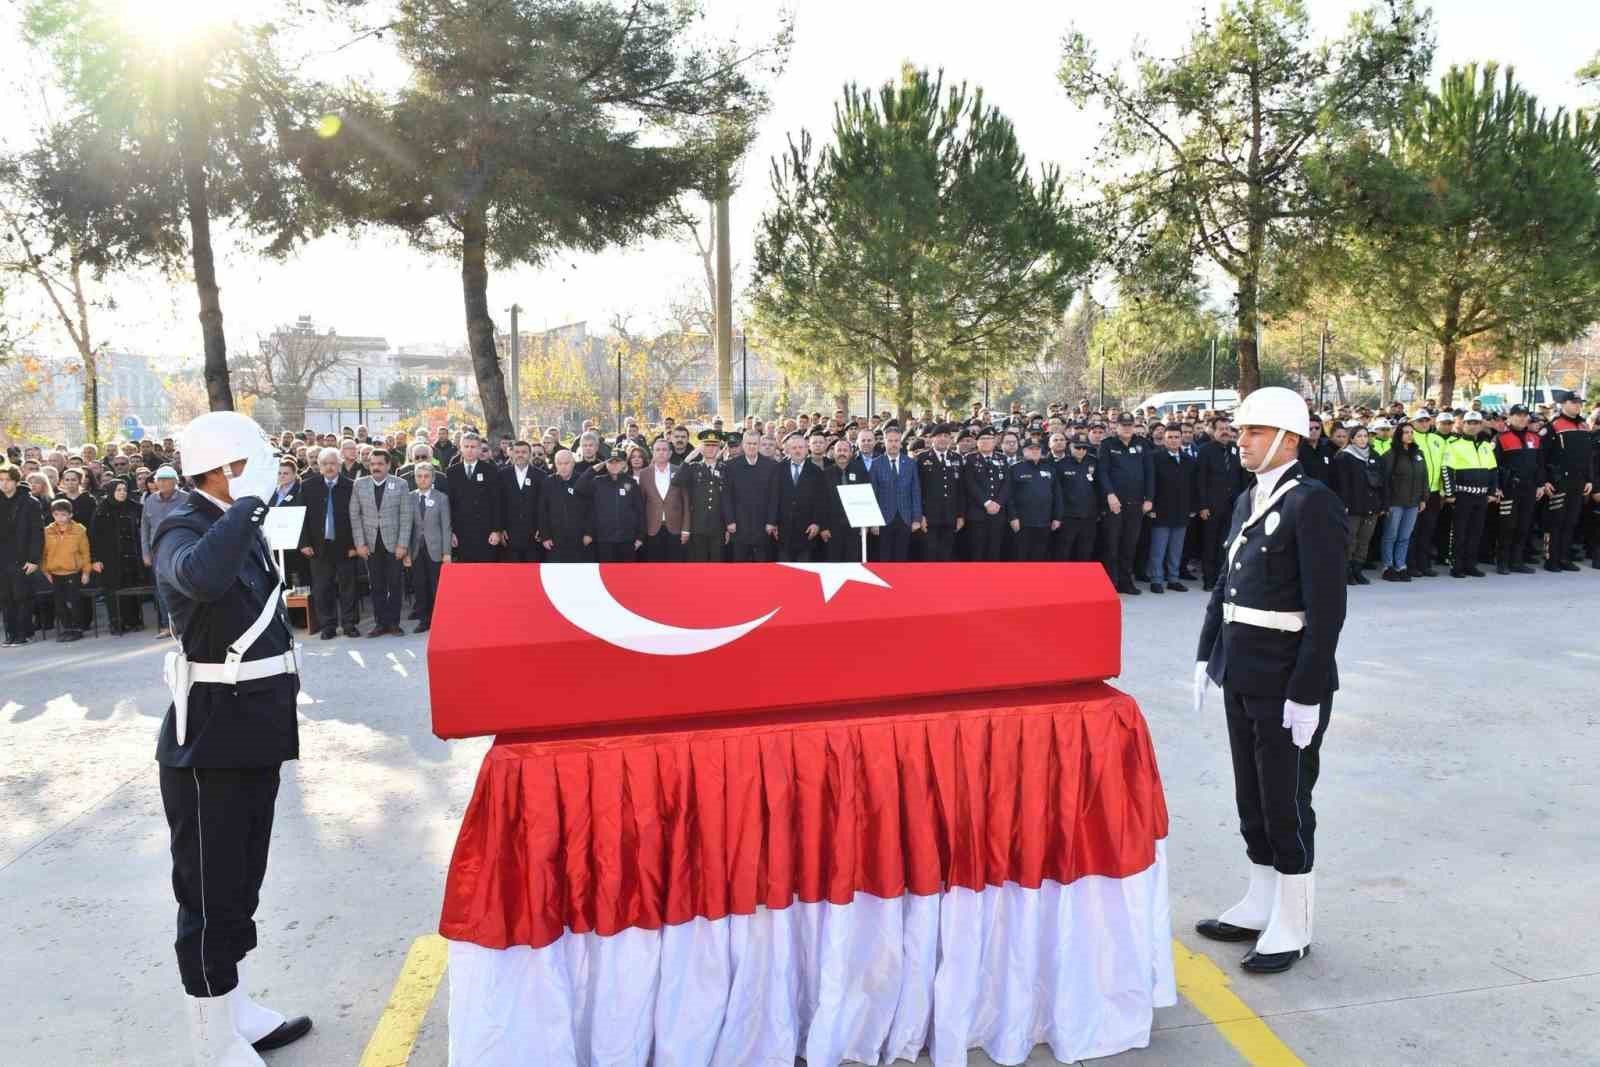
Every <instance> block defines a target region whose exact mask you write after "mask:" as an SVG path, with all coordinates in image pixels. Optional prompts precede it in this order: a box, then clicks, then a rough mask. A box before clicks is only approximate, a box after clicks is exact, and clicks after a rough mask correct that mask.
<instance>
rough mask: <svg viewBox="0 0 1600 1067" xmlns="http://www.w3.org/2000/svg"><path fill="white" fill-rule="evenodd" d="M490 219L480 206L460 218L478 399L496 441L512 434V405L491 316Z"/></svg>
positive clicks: (464, 287)
mask: <svg viewBox="0 0 1600 1067" xmlns="http://www.w3.org/2000/svg"><path fill="white" fill-rule="evenodd" d="M488 243H489V223H488V219H487V218H486V217H485V215H484V210H483V208H482V207H481V206H474V207H471V208H469V209H468V210H467V212H466V214H465V215H463V216H462V219H461V292H462V297H463V299H464V302H465V305H466V311H467V348H468V350H469V351H470V352H471V354H472V373H473V375H474V376H475V377H476V378H477V380H478V401H479V402H480V403H481V404H482V405H483V419H484V422H485V424H486V425H485V426H484V432H485V433H487V434H488V439H489V440H491V441H493V440H497V439H499V438H500V437H501V436H511V435H512V429H511V405H510V403H509V402H508V401H507V399H506V382H505V378H504V377H503V376H502V375H501V373H500V352H499V349H498V348H497V347H496V346H495V343H494V320H493V319H491V318H490V317H489V260H488Z"/></svg>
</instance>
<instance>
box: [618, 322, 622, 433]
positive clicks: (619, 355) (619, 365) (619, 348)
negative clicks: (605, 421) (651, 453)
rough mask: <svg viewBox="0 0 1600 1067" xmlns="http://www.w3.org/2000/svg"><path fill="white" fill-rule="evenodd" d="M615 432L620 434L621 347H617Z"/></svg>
mask: <svg viewBox="0 0 1600 1067" xmlns="http://www.w3.org/2000/svg"><path fill="white" fill-rule="evenodd" d="M617 432H618V433H621V432H622V346H621V345H620V344H619V345H618V346H617Z"/></svg>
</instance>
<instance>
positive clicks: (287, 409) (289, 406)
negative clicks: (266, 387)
mask: <svg viewBox="0 0 1600 1067" xmlns="http://www.w3.org/2000/svg"><path fill="white" fill-rule="evenodd" d="M273 399H274V400H276V401H277V402H278V418H279V419H280V421H282V423H283V424H284V426H286V427H288V428H289V429H291V430H298V429H300V428H302V427H303V426H305V424H306V390H304V389H293V390H291V389H283V390H279V392H278V395H277V396H275V397H273Z"/></svg>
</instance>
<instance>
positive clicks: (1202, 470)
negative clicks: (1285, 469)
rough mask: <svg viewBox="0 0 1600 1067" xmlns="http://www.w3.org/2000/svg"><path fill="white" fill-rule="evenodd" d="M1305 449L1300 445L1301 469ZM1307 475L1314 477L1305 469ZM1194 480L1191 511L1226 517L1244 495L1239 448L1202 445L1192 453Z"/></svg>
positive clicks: (1216, 443)
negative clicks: (1192, 509)
mask: <svg viewBox="0 0 1600 1067" xmlns="http://www.w3.org/2000/svg"><path fill="white" fill-rule="evenodd" d="M1308 447H1309V446H1308V445H1306V443H1305V442H1301V444H1300V455H1301V458H1302V468H1304V462H1303V460H1304V457H1305V454H1306V451H1307V449H1308ZM1306 476H1307V477H1315V476H1316V475H1315V474H1314V473H1313V472H1312V471H1310V470H1307V471H1306ZM1194 480H1195V500H1194V509H1195V510H1196V511H1215V512H1221V513H1223V514H1224V515H1225V514H1227V511H1228V509H1229V508H1231V507H1233V502H1234V501H1235V500H1236V499H1238V496H1239V494H1240V493H1242V492H1244V466H1243V465H1242V464H1241V463H1240V462H1239V448H1238V446H1237V445H1224V444H1222V443H1221V442H1219V441H1207V442H1206V443H1205V444H1203V445H1201V446H1200V448H1199V449H1198V450H1197V451H1196V452H1195V458H1194ZM1318 480H1319V481H1322V480H1323V479H1318Z"/></svg>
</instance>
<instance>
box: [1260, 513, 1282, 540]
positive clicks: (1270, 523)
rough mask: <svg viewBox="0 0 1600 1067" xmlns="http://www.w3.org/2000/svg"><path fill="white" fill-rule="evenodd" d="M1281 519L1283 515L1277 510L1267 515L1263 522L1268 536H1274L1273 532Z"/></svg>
mask: <svg viewBox="0 0 1600 1067" xmlns="http://www.w3.org/2000/svg"><path fill="white" fill-rule="evenodd" d="M1280 521H1282V520H1281V517H1280V516H1279V515H1278V513H1277V512H1276V511H1274V512H1273V513H1272V514H1271V515H1268V516H1267V517H1266V519H1265V520H1264V521H1263V522H1262V526H1263V527H1265V529H1266V531H1267V536H1268V537H1271V536H1272V532H1273V531H1274V530H1276V529H1277V528H1278V523H1279V522H1280Z"/></svg>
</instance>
